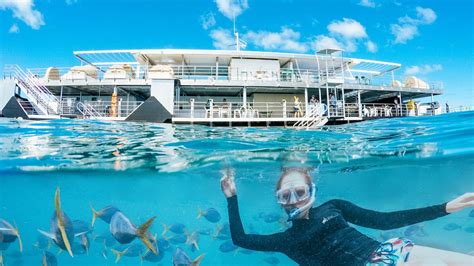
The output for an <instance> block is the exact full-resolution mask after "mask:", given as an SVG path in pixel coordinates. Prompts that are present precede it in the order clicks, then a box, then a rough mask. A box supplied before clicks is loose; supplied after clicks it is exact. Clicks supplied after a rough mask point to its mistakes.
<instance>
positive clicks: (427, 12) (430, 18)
mask: <svg viewBox="0 0 474 266" xmlns="http://www.w3.org/2000/svg"><path fill="white" fill-rule="evenodd" d="M416 14H417V16H418V21H419V23H420V24H426V25H429V24H432V23H433V22H435V21H436V19H437V18H438V16H437V15H436V13H435V12H434V10H433V9H431V8H423V7H421V6H418V7H416Z"/></svg>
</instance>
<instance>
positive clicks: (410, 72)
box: [405, 64, 443, 75]
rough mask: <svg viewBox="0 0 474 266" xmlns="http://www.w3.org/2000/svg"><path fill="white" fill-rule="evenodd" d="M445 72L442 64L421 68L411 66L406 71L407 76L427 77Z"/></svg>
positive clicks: (422, 66)
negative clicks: (434, 73) (418, 75)
mask: <svg viewBox="0 0 474 266" xmlns="http://www.w3.org/2000/svg"><path fill="white" fill-rule="evenodd" d="M441 70H443V66H442V65H440V64H434V65H421V66H410V67H407V69H406V70H405V75H416V74H421V75H426V74H429V73H432V72H436V71H441Z"/></svg>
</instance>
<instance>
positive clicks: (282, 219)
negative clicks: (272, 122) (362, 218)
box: [0, 112, 474, 265]
mask: <svg viewBox="0 0 474 266" xmlns="http://www.w3.org/2000/svg"><path fill="white" fill-rule="evenodd" d="M473 136H474V112H461V113H450V114H445V115H438V116H427V117H404V118H392V119H380V120H372V121H366V122H360V123H352V124H346V125H338V126H326V127H323V128H320V129H314V130H294V129H290V128H274V127H270V128H229V127H208V126H198V125H171V124H153V123H131V122H123V123H120V122H99V121H81V120H66V119H61V120H52V121H27V120H17V119H7V118H1V119H0V219H1V220H0V228H10V227H11V228H13V229H12V230H11V232H15V234H14V236H15V237H16V238H17V239H16V241H13V242H8V241H6V239H7V235H6V234H5V235H4V236H3V237H4V240H2V239H0V254H1V261H0V265H2V262H3V264H4V265H42V263H43V265H141V264H142V265H173V263H174V264H175V265H177V264H180V265H192V264H193V263H194V264H198V263H199V262H200V264H201V265H297V264H296V263H295V262H294V261H293V260H291V259H290V258H289V257H287V256H286V255H283V254H281V253H276V252H258V251H252V250H248V249H243V248H240V247H238V246H236V245H234V244H233V242H232V240H231V236H230V229H229V223H228V222H229V218H228V211H227V201H226V198H225V196H224V195H223V193H222V191H221V187H220V179H221V177H222V172H223V169H224V170H225V169H231V170H232V171H233V173H234V174H235V182H236V185H237V187H238V191H237V194H238V197H239V208H240V214H241V217H242V222H243V226H244V228H245V231H246V232H247V233H254V234H271V233H275V232H281V231H284V230H286V229H287V228H288V227H289V226H290V224H289V223H288V222H287V215H286V213H285V211H284V210H283V209H282V208H281V207H280V205H279V204H278V203H277V201H276V199H275V186H276V182H277V180H278V178H279V177H280V175H281V171H282V167H285V164H287V163H288V158H291V159H290V160H293V161H297V162H298V163H299V164H302V165H304V166H305V167H309V168H311V169H312V171H311V176H312V177H313V180H314V182H315V184H316V186H317V196H316V202H315V204H314V205H315V206H318V205H320V204H322V203H324V202H326V201H328V200H331V199H344V200H348V201H350V202H352V203H354V204H357V205H358V206H361V207H363V208H367V209H372V210H377V211H395V210H404V209H409V208H419V207H426V206H430V205H435V204H441V203H445V202H447V201H450V200H452V199H454V198H455V197H458V196H460V195H462V194H463V193H466V192H473V191H474V156H473V155H474V137H473ZM58 210H60V211H62V212H64V214H65V215H64V216H62V217H63V218H65V216H66V215H67V219H60V220H61V221H58V216H57V215H56V214H57V213H56V212H57V211H58ZM112 211H113V213H117V212H118V213H119V214H120V215H118V216H119V217H118V218H117V215H113V216H112V215H109V214H110V212H112ZM59 217H61V216H59ZM116 218H117V219H119V221H116V220H117V219H116ZM114 222H116V223H115V224H117V227H114V226H113V225H114ZM61 223H64V224H66V226H65V227H64V228H65V230H66V231H67V230H69V231H70V232H69V233H71V234H73V238H71V239H70V240H71V243H64V242H67V241H63V242H62V247H60V246H61V245H58V244H57V241H56V242H55V241H53V240H52V239H55V238H56V239H57V238H58V233H59V232H60V231H61V230H60V229H58V224H61ZM124 225H128V226H129V227H126V226H124ZM130 228H132V229H133V230H132V231H133V234H132V233H130V232H129V231H127V230H130ZM355 228H356V229H357V230H358V231H360V232H362V233H364V234H366V235H368V236H370V237H371V238H373V239H375V240H377V241H381V242H383V241H385V240H387V239H390V238H393V237H406V238H409V239H411V240H412V241H413V242H414V243H415V245H417V244H419V245H424V246H429V247H434V248H439V249H444V250H450V251H455V252H461V253H465V254H473V253H472V252H473V251H474V209H473V208H466V209H465V210H462V211H460V212H456V213H454V214H451V215H448V216H445V217H441V218H438V219H435V220H431V221H427V222H423V223H419V224H415V225H411V226H407V227H402V228H399V229H393V230H386V231H383V230H374V229H368V228H364V227H360V226H355ZM3 231H6V230H5V229H4V230H3ZM127 232H128V233H129V234H126V233H127ZM130 234H132V235H130ZM0 235H1V234H0ZM127 237H128V238H129V239H125V238H127ZM20 239H21V242H20ZM59 242H61V241H59ZM125 242H127V243H125ZM20 243H21V245H20ZM68 245H69V246H70V248H69V249H68V248H65V247H67V246H68ZM55 263H56V264H55Z"/></svg>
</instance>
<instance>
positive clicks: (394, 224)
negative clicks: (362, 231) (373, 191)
mask: <svg viewBox="0 0 474 266" xmlns="http://www.w3.org/2000/svg"><path fill="white" fill-rule="evenodd" d="M330 203H332V204H333V205H334V206H336V208H338V209H339V210H340V211H341V212H342V215H343V216H344V219H345V220H346V221H347V222H349V223H353V224H356V225H360V226H364V227H369V228H374V229H381V230H389V229H395V228H400V227H404V226H407V225H411V224H416V223H420V222H424V221H428V220H433V219H436V218H439V217H442V216H445V215H448V214H449V213H448V212H446V204H447V203H443V204H439V205H433V206H429V207H424V208H418V209H410V210H403V211H393V212H378V211H372V210H368V209H364V208H361V207H359V206H357V205H355V204H353V203H351V202H349V201H345V200H331V201H330Z"/></svg>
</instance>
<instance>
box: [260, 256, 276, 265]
mask: <svg viewBox="0 0 474 266" xmlns="http://www.w3.org/2000/svg"><path fill="white" fill-rule="evenodd" d="M263 260H264V261H265V262H266V263H268V264H270V265H277V264H279V263H280V260H279V259H278V258H277V257H266V258H265V259H263Z"/></svg>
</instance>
